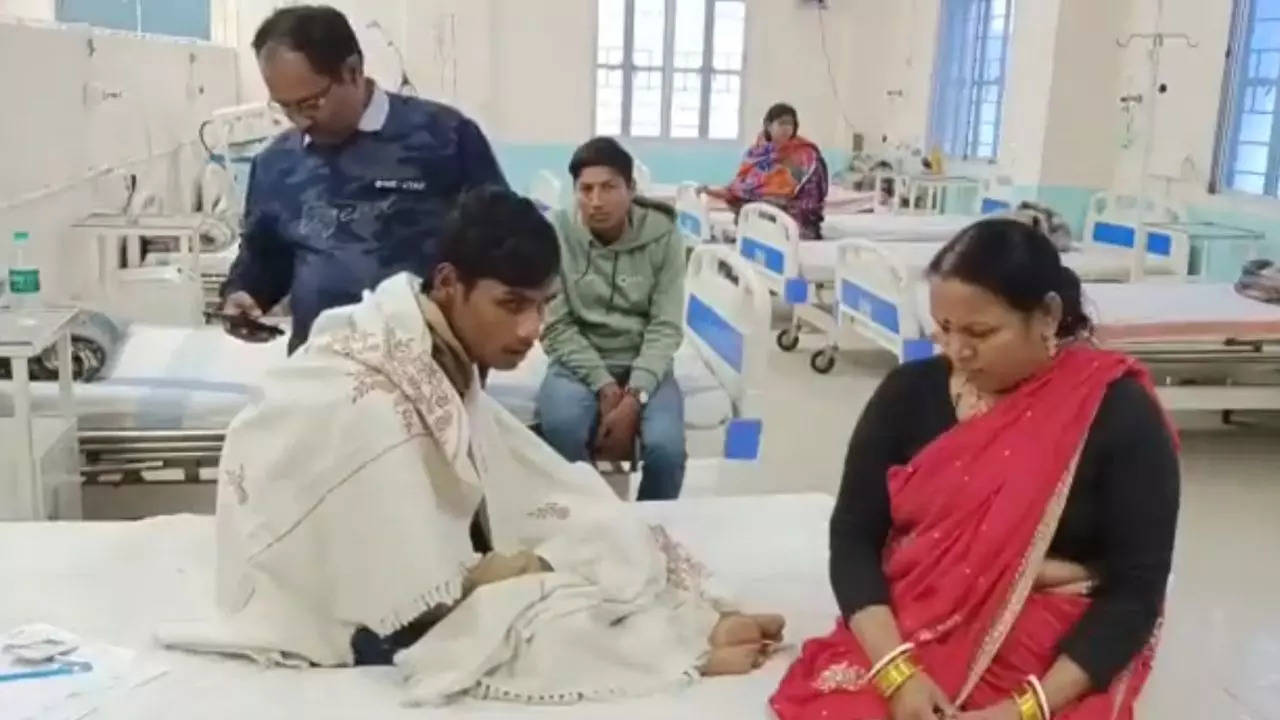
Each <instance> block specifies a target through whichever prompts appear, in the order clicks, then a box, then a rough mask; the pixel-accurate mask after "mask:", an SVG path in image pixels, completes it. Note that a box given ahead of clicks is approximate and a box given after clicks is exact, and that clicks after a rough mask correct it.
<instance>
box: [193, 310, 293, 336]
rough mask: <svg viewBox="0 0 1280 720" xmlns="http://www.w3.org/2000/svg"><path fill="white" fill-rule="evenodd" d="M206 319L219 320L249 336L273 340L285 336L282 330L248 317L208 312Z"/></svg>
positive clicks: (205, 315)
mask: <svg viewBox="0 0 1280 720" xmlns="http://www.w3.org/2000/svg"><path fill="white" fill-rule="evenodd" d="M204 317H205V320H206V321H209V320H217V321H219V322H221V323H222V324H224V325H226V326H227V327H229V328H232V329H236V330H242V331H244V332H246V333H248V334H254V335H265V336H267V337H271V338H278V337H281V336H282V335H284V334H285V332H284V330H283V329H282V328H279V327H276V326H275V325H269V324H267V323H264V322H262V321H260V320H255V319H253V318H251V317H249V316H248V315H232V314H230V313H224V312H213V311H206V312H205V314H204Z"/></svg>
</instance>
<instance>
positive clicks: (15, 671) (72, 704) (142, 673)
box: [0, 644, 166, 720]
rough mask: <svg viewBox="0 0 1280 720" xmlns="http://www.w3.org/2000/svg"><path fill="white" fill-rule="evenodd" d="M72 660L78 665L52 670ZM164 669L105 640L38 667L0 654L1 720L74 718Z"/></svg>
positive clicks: (87, 712) (82, 715)
mask: <svg viewBox="0 0 1280 720" xmlns="http://www.w3.org/2000/svg"><path fill="white" fill-rule="evenodd" d="M70 663H75V664H76V669H74V670H71V671H67V672H58V671H57V670H56V668H58V667H67V666H68V665H69V664H70ZM32 671H34V672H32ZM165 672H166V670H165V668H164V667H162V666H160V665H158V664H156V663H154V662H150V661H147V660H144V659H142V658H140V656H139V655H138V653H137V652H135V651H133V650H128V649H125V648H120V647H115V646H112V645H104V644H92V645H88V646H85V647H82V648H80V649H78V650H76V651H75V652H74V653H71V654H70V655H66V656H63V657H61V658H59V659H58V660H56V661H54V662H51V663H42V664H38V665H32V664H30V663H21V662H19V661H16V660H14V659H11V658H6V657H4V656H0V715H2V716H3V717H4V718H5V720H78V719H79V718H83V717H85V716H87V715H91V714H92V713H94V712H95V711H96V710H97V709H98V708H99V707H100V706H101V705H103V704H104V703H106V702H108V701H110V700H111V699H112V698H114V697H117V696H119V695H120V694H121V693H127V692H129V691H130V690H132V689H133V688H136V687H138V686H140V685H144V684H146V683H148V682H150V681H152V680H154V679H156V678H158V677H160V676H161V675H163V674H164V673H165ZM29 674H30V675H34V676H28V675H29ZM24 678H25V679H24Z"/></svg>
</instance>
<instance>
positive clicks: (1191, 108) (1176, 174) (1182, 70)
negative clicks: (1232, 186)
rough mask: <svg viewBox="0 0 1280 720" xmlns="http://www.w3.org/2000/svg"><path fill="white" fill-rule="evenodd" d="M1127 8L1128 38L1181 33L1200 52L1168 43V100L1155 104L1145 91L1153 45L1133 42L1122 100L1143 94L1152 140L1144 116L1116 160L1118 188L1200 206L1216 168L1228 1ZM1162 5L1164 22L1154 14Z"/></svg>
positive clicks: (1146, 2) (1144, 0) (1138, 2)
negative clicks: (1163, 194) (1168, 196)
mask: <svg viewBox="0 0 1280 720" xmlns="http://www.w3.org/2000/svg"><path fill="white" fill-rule="evenodd" d="M1132 4H1133V7H1132V12H1131V13H1130V17H1129V22H1128V26H1127V28H1126V29H1125V30H1124V33H1125V34H1128V33H1130V32H1133V33H1144V32H1153V31H1156V30H1159V31H1161V32H1186V33H1188V34H1190V35H1191V36H1192V38H1193V40H1194V41H1195V42H1196V43H1198V44H1199V47H1196V48H1189V47H1186V46H1184V45H1182V44H1179V43H1173V42H1170V43H1169V44H1168V45H1166V46H1165V48H1164V49H1163V51H1162V52H1161V54H1160V73H1159V81H1160V82H1165V83H1167V84H1168V86H1169V92H1168V93H1166V94H1165V95H1155V96H1153V94H1152V93H1151V92H1150V89H1149V87H1148V86H1149V83H1150V82H1151V79H1150V75H1151V69H1152V63H1151V57H1150V45H1148V44H1145V43H1143V42H1141V41H1136V42H1135V43H1134V44H1133V45H1132V46H1131V47H1130V48H1129V49H1128V50H1127V51H1125V53H1124V60H1123V64H1122V69H1121V82H1122V83H1123V92H1126V93H1131V92H1141V93H1144V94H1145V96H1146V97H1145V98H1144V103H1143V105H1144V111H1146V112H1154V113H1155V114H1156V121H1155V127H1154V132H1152V133H1151V135H1150V136H1148V135H1147V134H1146V133H1147V126H1146V123H1145V120H1146V119H1147V118H1146V116H1145V115H1144V116H1143V120H1144V123H1143V124H1142V125H1140V126H1139V128H1138V130H1139V135H1138V138H1137V142H1135V143H1134V145H1133V147H1131V148H1129V149H1127V150H1123V151H1121V153H1120V158H1119V162H1118V165H1117V168H1116V176H1115V185H1116V186H1117V187H1118V188H1122V189H1125V190H1135V191H1136V190H1140V189H1142V188H1143V187H1147V188H1149V190H1150V191H1159V192H1165V191H1166V190H1167V191H1169V192H1170V193H1171V194H1173V195H1174V196H1176V197H1179V198H1180V199H1183V200H1190V201H1196V200H1203V199H1205V195H1206V192H1205V191H1206V187H1207V184H1208V177H1209V174H1210V169H1211V167H1212V164H1213V146H1214V138H1215V135H1216V133H1217V126H1218V107H1219V104H1220V100H1221V92H1222V79H1223V70H1224V66H1225V56H1226V51H1227V44H1228V35H1229V32H1230V25H1231V9H1232V8H1231V6H1232V3H1231V0H1164V1H1163V3H1159V2H1157V0H1132ZM1160 5H1163V9H1164V13H1163V16H1159V14H1158V8H1159V6H1160ZM1152 100H1154V101H1152ZM1148 151H1149V153H1150V157H1149V159H1148V158H1147V157H1146V155H1147V153H1148ZM1144 164H1146V165H1147V177H1146V178H1144V177H1143V167H1144ZM1152 176H1157V177H1154V178H1153V177H1152ZM1161 177H1164V178H1178V180H1175V181H1167V180H1162V179H1160V178H1161Z"/></svg>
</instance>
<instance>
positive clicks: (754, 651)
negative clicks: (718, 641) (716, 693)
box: [702, 643, 768, 677]
mask: <svg viewBox="0 0 1280 720" xmlns="http://www.w3.org/2000/svg"><path fill="white" fill-rule="evenodd" d="M767 658H768V650H767V649H766V646H765V644H764V643H748V644H745V645H731V646H727V647H713V648H712V649H711V654H710V655H708V656H707V662H706V663H705V664H704V665H703V666H702V674H703V675H704V676H706V677H714V676H716V675H746V674H747V673H749V672H751V671H752V670H755V669H756V668H758V667H760V666H761V665H763V664H764V661H765V660H766V659H767Z"/></svg>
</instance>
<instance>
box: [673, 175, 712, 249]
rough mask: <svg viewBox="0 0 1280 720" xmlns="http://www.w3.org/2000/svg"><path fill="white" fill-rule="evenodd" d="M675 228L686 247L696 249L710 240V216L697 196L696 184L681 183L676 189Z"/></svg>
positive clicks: (702, 201)
mask: <svg viewBox="0 0 1280 720" xmlns="http://www.w3.org/2000/svg"><path fill="white" fill-rule="evenodd" d="M676 227H677V228H678V229H679V230H680V236H681V237H683V238H684V244H685V246H686V247H697V246H699V245H701V244H703V243H705V242H707V241H708V240H710V239H711V215H710V214H709V213H708V212H707V203H706V201H704V200H703V199H702V196H700V195H699V194H698V185H697V183H691V182H683V183H680V185H679V186H677V187H676Z"/></svg>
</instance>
